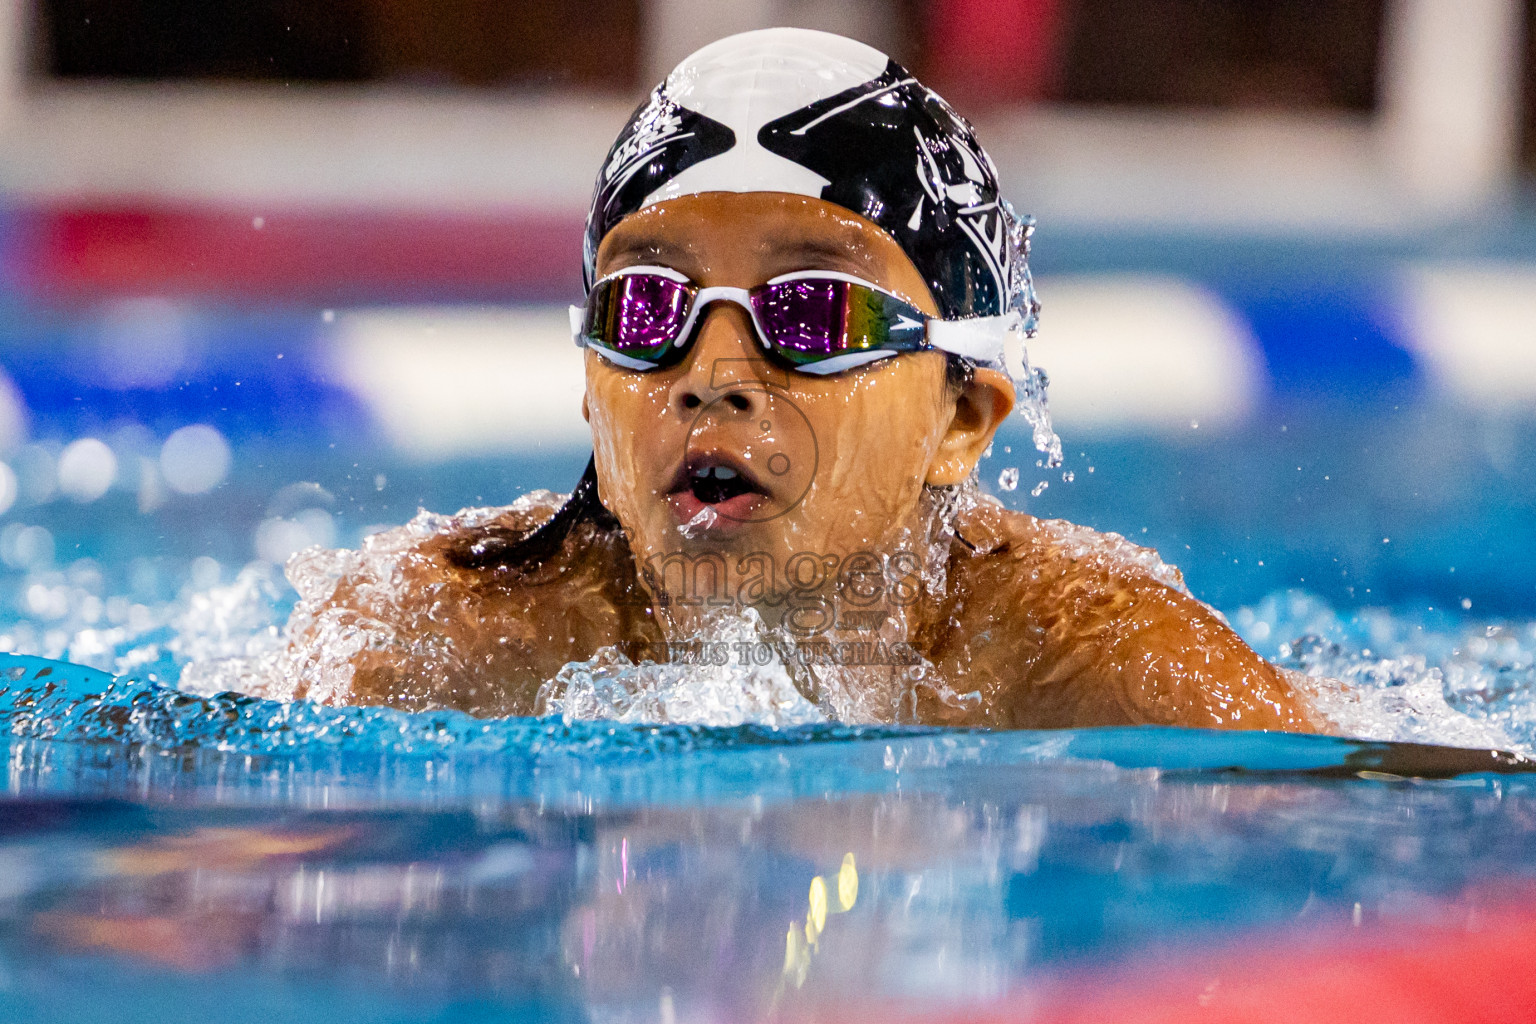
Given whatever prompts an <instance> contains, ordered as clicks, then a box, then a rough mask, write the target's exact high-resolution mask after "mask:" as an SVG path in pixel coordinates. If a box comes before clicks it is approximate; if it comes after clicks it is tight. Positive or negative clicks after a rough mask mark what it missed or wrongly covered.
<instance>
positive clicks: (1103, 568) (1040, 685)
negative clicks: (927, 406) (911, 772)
mask: <svg viewBox="0 0 1536 1024" xmlns="http://www.w3.org/2000/svg"><path fill="white" fill-rule="evenodd" d="M958 526H959V535H960V536H961V537H962V538H963V540H964V544H963V545H962V547H961V548H960V550H959V551H958V552H957V557H956V559H955V561H954V575H953V583H952V586H951V593H950V598H949V600H950V601H951V603H952V605H953V606H954V607H953V609H952V612H951V615H950V617H949V620H950V621H951V622H952V623H955V624H957V625H958V626H959V627H960V628H959V629H958V630H951V636H950V637H948V639H949V641H950V642H949V643H948V644H947V645H944V646H945V650H944V652H943V653H944V655H945V656H946V657H947V658H948V659H949V660H951V661H952V662H954V663H955V664H954V668H953V669H951V672H953V671H957V670H958V671H961V672H964V673H966V674H969V675H971V676H973V677H977V678H978V680H984V681H985V683H986V685H985V686H983V687H982V690H983V696H984V698H986V699H984V701H983V706H984V707H986V708H988V709H989V711H990V715H989V717H990V718H991V720H992V722H993V724H998V725H1009V726H1014V727H1053V726H1087V725H1116V724H1140V723H1156V724H1164V725H1188V726H1203V727H1225V728H1255V729H1288V730H1299V731H1309V730H1311V729H1312V728H1313V723H1312V720H1311V718H1310V717H1309V715H1308V714H1307V712H1306V710H1305V708H1304V706H1303V704H1302V703H1301V702H1300V701H1299V700H1298V699H1297V698H1296V696H1295V695H1294V694H1293V693H1292V691H1291V688H1290V686H1289V684H1288V683H1287V682H1286V681H1285V679H1284V677H1283V676H1282V674H1281V673H1279V672H1278V671H1277V670H1276V669H1275V668H1274V667H1273V666H1271V665H1270V664H1269V663H1267V662H1265V661H1264V660H1263V659H1262V658H1260V657H1259V656H1258V655H1257V654H1255V653H1254V652H1253V650H1252V649H1250V648H1249V647H1248V645H1247V644H1245V643H1243V641H1242V639H1241V638H1240V637H1238V636H1237V634H1236V633H1234V632H1233V631H1232V629H1231V628H1230V627H1229V626H1228V625H1227V624H1226V622H1225V621H1224V620H1223V619H1222V618H1221V616H1220V615H1218V614H1217V613H1216V612H1215V611H1213V610H1212V609H1210V608H1209V607H1207V606H1206V605H1204V604H1202V603H1201V602H1200V601H1198V600H1196V599H1195V598H1193V597H1192V596H1190V594H1189V593H1188V591H1187V590H1186V589H1185V587H1184V581H1183V579H1182V577H1181V576H1180V574H1179V572H1178V570H1177V569H1175V568H1173V567H1172V566H1170V565H1167V564H1166V563H1164V562H1163V561H1162V559H1161V558H1159V557H1158V555H1157V552H1156V551H1154V550H1152V549H1151V548H1145V547H1141V546H1139V545H1136V544H1132V543H1131V542H1129V541H1127V540H1126V539H1125V538H1123V537H1121V536H1119V535H1118V534H1113V533H1102V532H1099V531H1096V530H1092V529H1090V528H1088V527H1084V526H1078V525H1076V524H1073V523H1068V522H1065V521H1062V520H1040V519H1035V518H1034V517H1032V516H1028V515H1025V514H1023V513H1019V512H1012V511H1009V510H1007V509H1004V508H1002V507H1001V506H998V505H995V504H990V503H983V504H981V505H980V506H978V507H977V508H975V509H973V510H972V511H971V512H969V513H968V514H967V515H965V516H964V517H963V518H962V520H961V522H960V523H959V524H958ZM967 636H968V637H970V638H971V639H969V640H967V639H966V637H967Z"/></svg>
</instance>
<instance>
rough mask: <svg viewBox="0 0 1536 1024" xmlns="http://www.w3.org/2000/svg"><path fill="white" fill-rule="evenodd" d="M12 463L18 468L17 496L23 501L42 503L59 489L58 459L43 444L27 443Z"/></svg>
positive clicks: (35, 503)
mask: <svg viewBox="0 0 1536 1024" xmlns="http://www.w3.org/2000/svg"><path fill="white" fill-rule="evenodd" d="M12 465H13V466H14V468H15V470H16V490H17V497H18V498H20V499H21V500H22V501H24V502H27V503H29V504H34V505H40V504H42V503H43V502H45V501H47V500H48V499H49V498H52V497H53V495H54V493H55V492H56V491H57V490H58V487H59V473H58V461H57V459H55V458H54V453H53V452H52V451H50V450H49V449H48V448H45V447H44V446H43V445H40V444H29V445H27V446H26V447H25V448H23V449H22V450H21V451H19V452H17V453H16V458H15V459H14V460H12Z"/></svg>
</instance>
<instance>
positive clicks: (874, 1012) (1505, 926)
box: [792, 900, 1536, 1024]
mask: <svg viewBox="0 0 1536 1024" xmlns="http://www.w3.org/2000/svg"><path fill="white" fill-rule="evenodd" d="M1457 916H1458V917H1460V921H1459V922H1458V923H1457V924H1456V925H1455V926H1454V927H1453V926H1449V925H1448V926H1446V927H1443V928H1436V927H1424V926H1418V927H1414V926H1406V927H1401V926H1400V927H1391V926H1386V925H1382V926H1378V927H1376V928H1374V929H1372V928H1366V929H1360V930H1353V929H1352V930H1350V931H1349V932H1346V933H1344V934H1340V933H1338V932H1334V933H1333V934H1332V935H1329V934H1326V933H1325V934H1322V935H1308V934H1306V933H1301V934H1299V935H1295V934H1292V935H1291V938H1292V939H1293V940H1294V941H1292V942H1283V941H1282V939H1281V938H1279V937H1277V938H1276V939H1274V940H1272V941H1269V942H1257V943H1254V942H1250V943H1246V944H1243V945H1238V946H1234V947H1229V948H1227V949H1224V950H1214V951H1209V952H1207V953H1204V954H1191V955H1184V956H1181V957H1180V958H1179V959H1178V961H1177V962H1171V963H1159V964H1155V965H1152V964H1144V965H1141V966H1135V965H1132V966H1127V967H1125V968H1123V969H1118V970H1116V971H1114V972H1095V971H1083V972H1074V973H1073V974H1071V975H1069V976H1067V977H1064V978H1057V979H1054V980H1051V981H1047V982H1044V983H1042V984H1041V985H1040V986H1039V987H1038V988H1035V989H1031V990H1027V991H1021V992H1020V993H1018V994H1017V995H1015V996H1013V997H1010V998H1006V999H1002V1000H998V1001H996V1002H993V1003H982V1004H979V1005H975V1006H971V1007H967V1008H965V1009H964V1010H955V1009H943V1010H929V1011H927V1012H925V1011H923V1010H921V1009H916V1008H914V1007H912V1006H911V1005H910V1004H907V1005H899V1006H892V1005H888V1006H880V1007H870V1006H867V1005H866V1006H859V1005H851V1006H850V1005H847V1004H839V1005H835V1006H822V1007H817V1008H816V1009H814V1010H812V1011H810V1012H808V1013H804V1014H802V1015H800V1016H798V1017H794V1018H792V1019H794V1020H796V1021H798V1022H800V1024H876V1022H879V1024H917V1022H919V1021H921V1022H924V1024H1099V1022H1104V1024H1109V1022H1113V1024H1183V1022H1186V1021H1191V1022H1199V1024H1461V1022H1467V1024H1471V1022H1476V1024H1521V1022H1536V900H1531V901H1528V902H1525V903H1524V904H1523V905H1521V906H1516V907H1510V906H1505V907H1503V908H1501V909H1489V910H1470V909H1469V910H1467V911H1466V912H1465V913H1462V914H1459V915H1457Z"/></svg>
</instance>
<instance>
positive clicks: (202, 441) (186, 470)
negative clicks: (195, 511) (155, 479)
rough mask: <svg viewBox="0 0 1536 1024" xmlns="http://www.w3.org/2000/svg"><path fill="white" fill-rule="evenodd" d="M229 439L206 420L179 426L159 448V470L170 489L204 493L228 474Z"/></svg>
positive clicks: (184, 492) (188, 492)
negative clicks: (187, 425) (188, 425)
mask: <svg viewBox="0 0 1536 1024" xmlns="http://www.w3.org/2000/svg"><path fill="white" fill-rule="evenodd" d="M230 461H231V458H230V452H229V442H228V441H226V440H224V435H223V434H221V433H219V432H218V431H217V430H216V429H214V428H213V427H210V426H208V425H207V424H206V423H195V424H193V425H192V426H190V427H182V428H181V429H180V430H178V431H176V432H175V433H173V434H172V435H171V436H170V437H168V438H166V439H165V445H164V446H163V447H162V448H161V449H160V472H161V474H163V475H164V477H165V482H166V483H167V484H168V485H169V486H170V488H171V490H173V491H179V492H180V493H182V494H205V493H207V492H208V491H211V490H213V489H214V488H215V487H217V486H218V485H219V484H220V483H222V482H223V481H224V478H225V477H226V476H227V475H229V466H230Z"/></svg>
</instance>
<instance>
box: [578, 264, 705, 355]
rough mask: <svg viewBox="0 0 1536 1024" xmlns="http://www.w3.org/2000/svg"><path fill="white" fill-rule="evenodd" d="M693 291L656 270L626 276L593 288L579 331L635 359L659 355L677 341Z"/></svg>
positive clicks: (597, 342)
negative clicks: (654, 271)
mask: <svg viewBox="0 0 1536 1024" xmlns="http://www.w3.org/2000/svg"><path fill="white" fill-rule="evenodd" d="M693 295H694V289H693V288H692V287H691V286H689V285H686V284H683V283H682V282H681V281H673V280H671V279H669V278H665V277H662V276H661V275H659V274H626V275H624V276H622V277H614V278H609V279H608V280H606V281H601V282H599V283H598V284H597V285H596V286H594V287H593V289H592V293H591V294H590V295H588V296H587V315H586V322H585V323H584V324H583V325H582V334H584V335H585V336H586V338H587V340H588V341H591V342H593V343H595V344H598V345H602V346H604V347H606V348H611V349H613V350H614V351H615V352H622V353H624V354H625V355H629V356H634V357H635V358H638V359H657V360H659V359H662V358H664V357H665V356H666V354H667V352H668V351H669V350H670V349H671V347H672V346H673V345H674V344H675V343H676V342H677V341H678V340H679V339H678V335H679V334H681V333H682V330H683V325H684V324H685V323H686V322H687V320H688V310H689V308H690V307H691V306H692V305H693Z"/></svg>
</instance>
